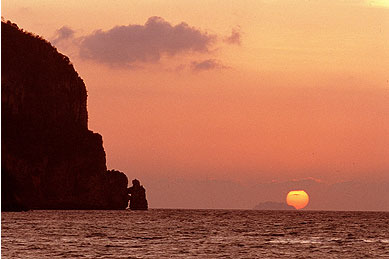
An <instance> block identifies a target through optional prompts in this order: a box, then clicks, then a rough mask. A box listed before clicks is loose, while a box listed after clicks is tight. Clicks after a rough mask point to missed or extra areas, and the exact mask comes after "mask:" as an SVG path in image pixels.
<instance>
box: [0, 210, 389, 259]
mask: <svg viewBox="0 0 389 259" xmlns="http://www.w3.org/2000/svg"><path fill="white" fill-rule="evenodd" d="M1 223H2V225H1V229H2V232H1V252H2V258H56V257H66V258H74V257H87V258H176V257H180V258H192V257H197V258H277V257H285V258H296V257H297V258H312V257H313V258H367V257H371V258H377V257H388V258H389V213H388V212H309V211H253V210H242V211H240V210H162V209H158V210H156V209H153V210H149V211H137V212H136V211H30V212H21V213H2V214H1Z"/></svg>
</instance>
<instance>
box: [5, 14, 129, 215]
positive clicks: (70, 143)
mask: <svg viewBox="0 0 389 259" xmlns="http://www.w3.org/2000/svg"><path fill="white" fill-rule="evenodd" d="M1 27H2V28H1V29H2V32H1V34H2V35H1V36H2V37H1V44H2V45H1V51H2V59H1V62H2V71H1V76H2V78H1V106H2V110H1V116H2V123H1V127H2V145H1V148H2V153H1V159H2V162H1V167H2V176H1V177H2V182H1V183H2V194H1V196H2V210H18V209H23V208H32V209H124V208H126V207H127V205H128V199H129V198H128V194H127V184H128V180H127V177H126V176H125V174H123V173H121V172H119V171H107V168H106V161H105V152H104V148H103V145H102V137H101V136H100V135H99V134H97V133H94V132H92V131H90V130H88V115H87V109H86V101H87V93H86V88H85V85H84V82H83V80H82V79H81V78H80V77H79V76H78V74H77V72H76V71H75V70H74V68H73V66H72V64H71V63H70V61H69V59H68V58H67V57H66V56H64V55H62V54H60V53H58V52H57V50H56V49H55V48H54V47H53V46H51V44H50V43H48V42H47V41H45V40H43V39H42V38H40V37H37V36H34V35H32V34H30V33H26V32H23V31H22V30H20V29H19V28H18V27H17V26H16V25H15V24H12V23H10V22H7V23H4V22H2V23H1Z"/></svg>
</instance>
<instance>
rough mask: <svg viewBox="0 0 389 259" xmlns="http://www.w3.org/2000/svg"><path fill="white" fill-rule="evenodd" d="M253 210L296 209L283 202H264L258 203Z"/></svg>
mask: <svg viewBox="0 0 389 259" xmlns="http://www.w3.org/2000/svg"><path fill="white" fill-rule="evenodd" d="M254 210H296V208H295V207H293V206H290V205H288V204H286V203H284V202H274V201H266V202H261V203H259V204H258V205H257V206H255V207H254Z"/></svg>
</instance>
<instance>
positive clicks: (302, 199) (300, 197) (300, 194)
mask: <svg viewBox="0 0 389 259" xmlns="http://www.w3.org/2000/svg"><path fill="white" fill-rule="evenodd" d="M286 203H287V204H288V205H290V206H293V207H295V208H296V209H297V210H300V209H303V208H305V207H306V206H307V205H308V203H309V196H308V194H307V193H306V192H305V191H303V190H296V191H290V192H289V193H288V195H287V196H286Z"/></svg>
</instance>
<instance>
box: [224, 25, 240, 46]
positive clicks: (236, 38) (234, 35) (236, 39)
mask: <svg viewBox="0 0 389 259" xmlns="http://www.w3.org/2000/svg"><path fill="white" fill-rule="evenodd" d="M241 38H242V34H241V32H240V30H239V29H237V28H235V29H232V32H231V35H230V36H228V37H226V38H224V42H226V43H228V44H235V45H241V43H242V39H241Z"/></svg>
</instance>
